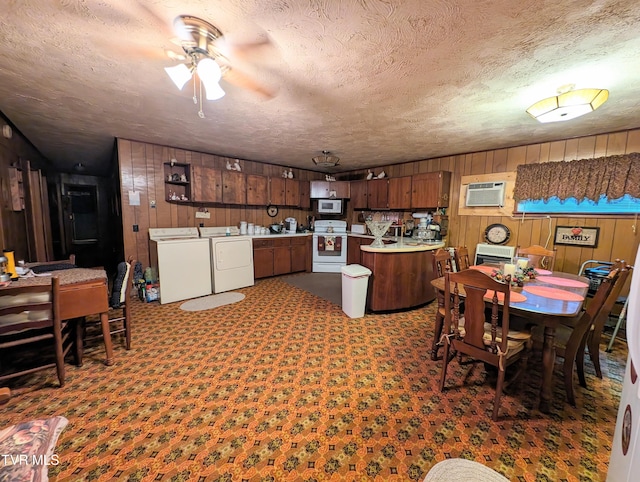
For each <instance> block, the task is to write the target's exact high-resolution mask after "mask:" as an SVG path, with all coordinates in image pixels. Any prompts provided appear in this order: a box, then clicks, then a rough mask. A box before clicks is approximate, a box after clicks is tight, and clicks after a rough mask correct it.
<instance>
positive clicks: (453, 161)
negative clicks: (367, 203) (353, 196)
mask: <svg viewBox="0 0 640 482" xmlns="http://www.w3.org/2000/svg"><path fill="white" fill-rule="evenodd" d="M631 152H640V129H635V130H630V131H624V132H616V133H610V134H602V135H597V136H589V137H581V138H574V139H566V140H562V141H555V142H548V143H541V144H530V145H526V146H519V147H513V148H508V149H496V150H492V151H482V152H474V153H468V154H460V155H455V156H447V157H441V158H435V159H427V160H421V161H414V162H407V163H402V164H389V165H387V166H384V170H385V172H386V173H387V175H388V176H389V177H399V176H408V175H412V174H418V173H422V172H431V171H439V170H444V171H451V172H452V173H453V175H452V181H451V196H450V198H451V205H450V206H449V208H448V209H447V214H448V215H449V235H448V238H447V239H446V241H447V245H449V246H459V245H466V246H468V247H469V248H470V251H471V253H472V254H474V253H475V246H476V245H477V244H478V243H482V242H484V239H483V233H484V229H485V228H486V226H487V225H489V224H491V223H498V222H500V223H504V224H506V225H507V226H509V228H510V229H511V233H512V234H511V239H510V241H509V243H508V244H509V245H511V246H518V245H519V246H529V245H532V244H540V245H542V246H544V245H548V246H549V247H553V233H554V232H555V226H557V225H561V226H566V225H576V226H598V227H600V240H599V243H598V247H597V248H594V249H592V248H580V247H572V246H558V247H557V248H558V260H557V261H556V268H557V269H559V270H562V271H566V272H573V273H577V272H578V270H579V269H580V266H581V264H582V263H583V262H584V261H586V260H590V259H598V260H612V259H615V258H622V259H625V260H627V261H629V262H630V263H632V262H633V261H634V260H635V253H636V251H637V249H638V244H639V240H640V233H638V232H637V231H638V230H640V226H638V225H637V220H636V219H634V218H633V217H629V216H626V217H625V216H623V217H621V216H601V217H552V218H551V219H546V218H544V217H542V218H540V217H538V218H532V217H526V218H525V219H520V218H517V217H511V216H505V215H501V214H500V213H496V215H458V205H459V195H460V183H461V178H462V176H469V175H476V174H487V173H494V172H513V171H516V169H517V166H518V165H519V164H523V163H524V164H530V163H538V162H548V161H563V160H564V161H569V160H576V159H584V158H591V157H600V156H610V155H615V154H625V153H631ZM118 157H119V163H120V176H121V183H122V186H121V189H122V220H123V229H124V240H125V241H124V245H125V246H124V247H125V254H126V255H127V256H128V255H133V256H135V257H136V259H140V260H141V261H142V263H143V265H144V266H146V265H147V264H148V262H149V258H148V256H149V253H148V246H149V243H148V231H147V230H148V228H149V227H178V226H198V224H199V222H200V221H202V222H203V223H204V225H205V226H224V225H237V224H238V223H239V222H240V221H241V220H245V221H248V222H252V223H255V224H260V225H268V224H270V223H272V222H273V220H272V219H271V218H269V217H268V216H267V214H266V211H265V209H264V207H248V206H247V207H235V206H221V207H215V208H214V207H211V206H209V207H208V209H209V211H210V212H211V218H210V219H196V218H195V211H197V209H198V207H199V206H197V205H178V204H173V203H167V202H165V201H164V176H163V173H164V171H163V167H162V166H163V163H164V162H167V161H169V160H170V159H171V158H176V159H177V160H178V161H179V162H187V163H191V164H195V165H207V166H215V167H218V168H220V169H224V168H225V165H226V161H227V158H226V157H220V156H214V155H210V154H201V153H197V152H191V151H185V150H180V149H173V148H170V147H165V146H158V145H152V144H145V143H141V142H135V141H129V140H124V139H120V140H118ZM241 164H242V167H243V170H244V172H247V173H255V174H262V175H270V176H280V175H281V174H282V170H283V167H282V166H278V165H271V164H263V163H258V162H250V161H241ZM380 170H382V168H376V169H375V170H374V171H375V173H376V174H377V173H379V172H380ZM294 175H295V177H296V178H297V179H302V180H310V179H322V178H323V177H324V176H323V175H322V174H320V173H317V172H312V171H305V170H298V169H294ZM365 176H366V170H361V171H353V172H349V173H345V174H343V175H341V176H338V177H339V179H363V178H364V177H365ZM131 190H135V191H139V192H140V200H141V205H140V206H129V205H128V192H129V191H131ZM151 200H155V201H156V208H150V205H149V202H150V201H151ZM309 214H311V212H309V211H302V210H299V209H281V210H280V213H279V214H278V217H277V218H276V220H280V219H283V218H285V217H287V216H293V217H295V218H296V219H298V221H299V222H300V221H304V220H305V219H306V216H307V215H309ZM408 215H409V213H407V216H408ZM356 216H357V213H354V212H353V211H352V210H351V209H349V210H348V212H347V220H348V221H349V222H355V218H356ZM134 224H137V225H138V226H139V232H137V233H134V232H133V230H132V226H133V225H134ZM550 233H551V234H550Z"/></svg>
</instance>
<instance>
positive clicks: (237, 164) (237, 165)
mask: <svg viewBox="0 0 640 482" xmlns="http://www.w3.org/2000/svg"><path fill="white" fill-rule="evenodd" d="M233 169H234V171H238V172H240V171H242V168H241V167H240V161H239V160H238V159H236V162H235V164H234V165H233Z"/></svg>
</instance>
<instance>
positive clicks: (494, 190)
mask: <svg viewBox="0 0 640 482" xmlns="http://www.w3.org/2000/svg"><path fill="white" fill-rule="evenodd" d="M505 186H506V182H505V181H498V182H472V183H471V184H469V185H468V186H467V204H466V205H467V206H469V207H478V206H503V205H504V188H505Z"/></svg>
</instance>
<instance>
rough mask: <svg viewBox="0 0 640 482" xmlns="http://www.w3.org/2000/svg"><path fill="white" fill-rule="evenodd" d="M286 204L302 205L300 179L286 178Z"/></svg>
mask: <svg viewBox="0 0 640 482" xmlns="http://www.w3.org/2000/svg"><path fill="white" fill-rule="evenodd" d="M284 181H285V204H286V205H287V206H296V207H297V206H299V205H300V181H298V180H297V179H285V180H284Z"/></svg>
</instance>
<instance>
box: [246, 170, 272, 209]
mask: <svg viewBox="0 0 640 482" xmlns="http://www.w3.org/2000/svg"><path fill="white" fill-rule="evenodd" d="M247 204H248V205H250V206H266V205H267V204H269V178H268V177H265V176H258V175H256V174H247Z"/></svg>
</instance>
